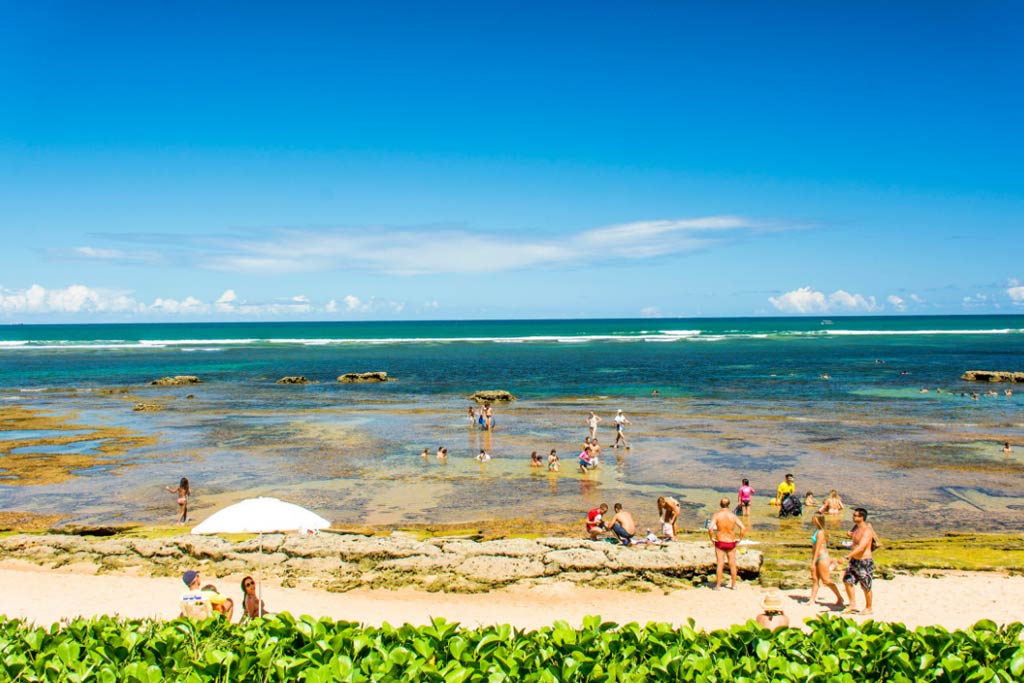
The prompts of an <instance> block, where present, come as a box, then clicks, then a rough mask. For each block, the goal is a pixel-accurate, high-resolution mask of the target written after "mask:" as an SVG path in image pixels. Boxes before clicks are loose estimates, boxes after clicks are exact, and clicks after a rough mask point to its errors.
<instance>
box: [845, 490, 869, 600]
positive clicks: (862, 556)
mask: <svg viewBox="0 0 1024 683" xmlns="http://www.w3.org/2000/svg"><path fill="white" fill-rule="evenodd" d="M867 520H868V511H867V510H865V509H864V508H855V509H854V510H853V524H854V526H853V531H852V532H851V534H850V535H851V536H852V537H853V547H851V548H850V554H849V555H847V556H846V557H845V558H844V561H845V562H846V563H847V565H846V571H845V572H844V573H843V583H845V584H846V597H847V598H849V602H850V604H849V606H848V607H847V608H846V609H845V610H843V613H844V614H845V613H850V614H857V613H858V610H857V608H856V606H855V605H856V597H857V594H856V586H857V584H858V583H859V584H860V587H861V589H862V590H863V591H864V609H863V610H860V612H859V613H860V614H872V613H873V612H872V611H871V581H872V579H873V578H874V573H875V559H874V557H873V556H872V555H871V542H872V541H873V540H874V539H875V530H874V528H872V526H871V525H870V524H868V521H867Z"/></svg>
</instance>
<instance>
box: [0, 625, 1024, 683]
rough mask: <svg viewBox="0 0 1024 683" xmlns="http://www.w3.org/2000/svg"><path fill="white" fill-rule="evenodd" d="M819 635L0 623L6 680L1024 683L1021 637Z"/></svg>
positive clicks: (994, 633) (1018, 632)
mask: <svg viewBox="0 0 1024 683" xmlns="http://www.w3.org/2000/svg"><path fill="white" fill-rule="evenodd" d="M809 626H810V631H809V632H803V631H801V630H799V629H785V630H781V631H774V632H769V631H766V630H764V629H762V628H760V627H758V626H756V625H755V624H753V623H748V624H746V625H743V626H735V627H733V628H731V629H729V630H725V631H712V632H710V633H708V632H705V631H698V630H695V629H694V628H693V622H692V621H691V622H690V623H689V624H688V625H686V626H682V627H680V628H674V627H671V626H668V625H667V624H653V623H652V624H648V625H647V626H640V625H638V624H635V623H632V624H626V625H624V626H619V625H617V624H614V623H609V622H603V621H601V619H600V618H599V617H588V618H587V619H585V620H584V622H583V626H582V628H580V629H574V628H572V627H570V626H569V625H568V624H566V623H565V622H555V623H554V624H553V625H552V626H551V627H549V628H544V629H540V630H537V631H521V630H519V629H514V628H512V627H510V626H493V627H485V628H478V629H464V628H461V627H460V626H459V625H458V624H456V623H450V622H447V621H445V620H444V619H434V620H433V622H432V623H431V624H430V625H428V626H422V627H413V626H409V625H408V624H406V625H404V626H400V627H394V626H391V625H389V624H384V625H383V626H382V627H380V628H371V627H364V626H361V625H359V624H356V623H351V622H343V621H338V622H335V621H330V620H327V619H319V620H318V619H313V618H311V617H301V618H295V617H292V616H291V615H289V614H279V615H276V616H272V617H268V618H265V619H256V620H253V621H250V622H248V623H246V624H242V625H232V624H226V623H224V622H223V621H221V620H216V619H209V620H206V621H203V622H198V623H197V622H192V621H189V620H185V619H178V620H175V621H171V622H153V621H119V620H117V619H113V618H109V617H102V618H98V619H92V620H76V621H72V622H70V623H67V624H62V625H59V624H55V625H54V626H52V627H50V628H49V629H43V628H31V627H29V626H28V625H26V624H25V623H23V622H20V621H15V620H9V619H6V618H3V617H0V681H16V682H19V683H20V682H22V681H24V682H26V683H27V682H35V681H45V682H46V683H65V682H66V683H82V682H85V681H98V682H100V683H115V682H120V681H124V682H126V683H163V682H168V683H170V682H172V681H175V682H177V681H181V682H184V683H208V682H213V681H246V682H249V681H252V682H258V683H271V682H280V681H305V683H328V682H334V681H353V682H356V681H410V682H411V681H424V682H428V683H429V682H437V683H442V682H443V683H477V682H479V683H500V682H502V681H528V682H530V681H536V682H537V683H561V682H563V681H564V682H569V681H600V682H604V681H607V682H609V683H611V682H619V681H621V682H634V681H635V682H637V683H639V682H640V681H695V682H696V681H701V682H707V683H717V682H723V683H725V682H729V683H732V682H735V683H754V682H757V681H765V682H768V681H801V682H803V681H822V682H825V681H835V682H837V683H851V682H853V681H894V682H896V683H905V682H910V681H934V682H936V683H975V682H977V683H985V682H989V681H991V682H995V683H1004V682H1005V683H1009V682H1010V681H1020V680H1022V679H1024V643H1022V640H1021V639H1022V636H1024V625H1022V624H1019V623H1017V624H1012V625H1009V626H1003V627H999V626H997V625H996V624H994V623H992V622H991V621H987V620H986V621H980V622H978V623H977V624H975V625H974V626H973V627H972V628H970V629H968V630H965V631H953V632H950V631H947V630H945V629H943V628H940V627H927V628H919V629H916V630H910V629H908V628H906V627H905V626H903V625H901V624H886V623H879V622H874V621H868V622H865V623H863V624H858V623H856V622H854V621H850V620H847V619H836V618H830V617H822V618H820V619H818V620H815V621H811V622H809Z"/></svg>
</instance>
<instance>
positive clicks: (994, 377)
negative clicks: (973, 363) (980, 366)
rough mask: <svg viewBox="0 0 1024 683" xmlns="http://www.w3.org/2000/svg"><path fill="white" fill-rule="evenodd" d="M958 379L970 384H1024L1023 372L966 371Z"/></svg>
mask: <svg viewBox="0 0 1024 683" xmlns="http://www.w3.org/2000/svg"><path fill="white" fill-rule="evenodd" d="M960 379H966V380H968V381H970V382H1024V372H1010V371H1008V370H968V371H967V372H965V373H964V374H962V375H960Z"/></svg>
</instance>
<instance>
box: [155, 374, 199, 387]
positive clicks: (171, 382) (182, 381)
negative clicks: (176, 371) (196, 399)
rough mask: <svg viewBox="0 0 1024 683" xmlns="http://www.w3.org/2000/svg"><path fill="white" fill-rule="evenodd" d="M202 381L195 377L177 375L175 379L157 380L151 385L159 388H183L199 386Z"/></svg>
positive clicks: (163, 378)
mask: <svg viewBox="0 0 1024 683" xmlns="http://www.w3.org/2000/svg"><path fill="white" fill-rule="evenodd" d="M201 382H202V380H200V379H199V378H198V377H196V376H195V375H175V376H174V377H161V378H160V379H155V380H153V381H152V382H150V384H152V385H154V386H158V387H182V386H186V385H189V384H199V383H201Z"/></svg>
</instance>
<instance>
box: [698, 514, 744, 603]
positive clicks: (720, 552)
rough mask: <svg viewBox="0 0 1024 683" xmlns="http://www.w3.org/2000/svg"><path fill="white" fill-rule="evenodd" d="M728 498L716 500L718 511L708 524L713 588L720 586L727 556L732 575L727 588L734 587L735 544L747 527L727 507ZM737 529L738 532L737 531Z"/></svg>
mask: <svg viewBox="0 0 1024 683" xmlns="http://www.w3.org/2000/svg"><path fill="white" fill-rule="evenodd" d="M729 504H730V503H729V499H728V498H723V499H722V500H720V501H718V512H716V513H715V514H714V515H712V517H711V524H709V525H708V536H709V537H710V538H711V542H712V543H713V544H714V546H715V562H716V568H715V589H716V590H717V589H719V588H721V587H722V572H723V570H724V569H725V559H726V557H728V558H729V574H731V575H732V585H730V586H729V588H732V589H735V588H736V581H737V576H736V573H737V567H736V545H737V544H738V543H739V542H740V540H741V539H742V538H743V534H744V533H745V532H746V530H747V528H746V527H745V526H743V522H741V521H740V518H739V517H737V516H736V515H734V514H733V513H732V510H730V509H729ZM737 529H738V530H739V532H738V533H737Z"/></svg>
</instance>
